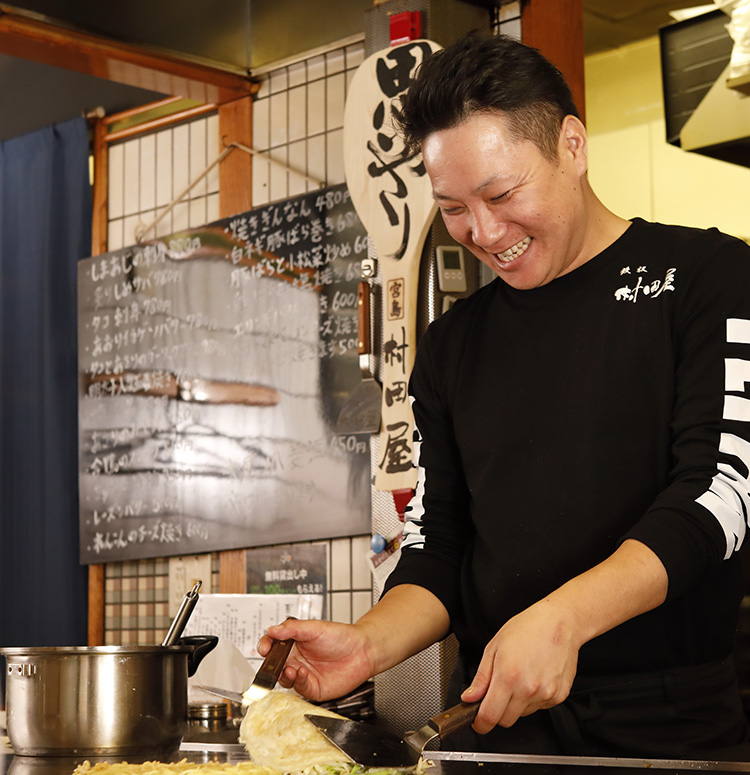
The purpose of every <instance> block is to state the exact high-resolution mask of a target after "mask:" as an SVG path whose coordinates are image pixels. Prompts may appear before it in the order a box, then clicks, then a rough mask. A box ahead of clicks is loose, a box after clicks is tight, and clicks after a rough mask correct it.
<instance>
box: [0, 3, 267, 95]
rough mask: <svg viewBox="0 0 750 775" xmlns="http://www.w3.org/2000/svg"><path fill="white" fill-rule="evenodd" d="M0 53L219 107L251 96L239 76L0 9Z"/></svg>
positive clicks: (247, 81) (247, 84)
mask: <svg viewBox="0 0 750 775" xmlns="http://www.w3.org/2000/svg"><path fill="white" fill-rule="evenodd" d="M0 53H1V54H6V55H8V56H13V57H18V58H21V59H30V60H32V61H34V62H41V63H42V64H46V65H52V66H53V67H61V68H64V69H66V70H75V71H76V72H79V73H85V74H86V75H94V76H96V77H98V78H106V79H107V80H110V81H117V82H118V83H125V84H128V85H129V86H135V87H138V88H139V89H148V90H150V91H155V92H159V93H161V94H169V95H179V96H181V97H185V98H187V99H192V100H196V101H199V102H210V103H214V104H217V105H218V104H221V103H223V102H227V101H229V100H235V99H238V98H239V97H242V96H244V95H247V94H249V93H251V92H252V90H253V88H254V86H253V82H252V81H251V79H250V77H249V76H248V75H247V74H245V73H242V72H239V71H234V70H231V69H228V68H226V69H225V68H222V67H217V66H214V65H211V64H206V63H205V62H201V61H198V60H195V59H191V58H189V57H187V56H185V57H183V56H178V55H176V54H173V53H169V52H162V51H157V50H155V49H147V48H144V47H136V46H131V45H127V44H123V43H118V42H116V41H113V40H109V39H107V38H102V37H98V36H96V35H92V34H90V33H87V32H81V31H79V30H75V29H70V28H68V27H63V26H60V25H57V24H53V23H51V22H50V21H49V20H47V19H45V17H43V16H39V15H38V14H32V13H29V12H25V11H21V10H19V9H16V8H11V7H9V6H3V5H0Z"/></svg>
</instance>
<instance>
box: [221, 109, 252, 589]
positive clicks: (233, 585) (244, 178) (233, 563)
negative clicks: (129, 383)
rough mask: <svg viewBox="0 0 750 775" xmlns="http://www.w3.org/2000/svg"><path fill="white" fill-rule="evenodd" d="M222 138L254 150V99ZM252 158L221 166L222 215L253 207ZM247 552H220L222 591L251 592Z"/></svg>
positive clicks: (224, 124)
mask: <svg viewBox="0 0 750 775" xmlns="http://www.w3.org/2000/svg"><path fill="white" fill-rule="evenodd" d="M219 137H220V138H221V143H222V148H221V149H220V150H223V149H224V147H226V146H227V145H229V144H231V143H233V142H234V143H241V144H242V145H246V146H248V147H250V148H252V145H253V110H252V97H242V98H241V99H238V100H233V101H232V102H226V103H224V104H223V105H220V106H219ZM252 158H253V157H252V156H251V155H250V154H249V153H247V152H245V151H242V150H240V149H238V148H235V150H234V151H232V153H230V154H229V155H228V156H227V157H226V158H225V159H224V160H223V161H222V162H221V165H220V166H219V216H220V217H221V218H228V217H229V216H232V215H236V214H237V213H244V212H246V211H247V210H249V209H250V208H251V206H252V193H253V189H252V178H251V177H250V176H251V174H252ZM246 576H247V571H246V565H245V552H244V550H243V549H234V550H230V551H225V552H220V553H219V592H221V593H222V594H233V593H234V594H236V593H239V594H242V593H244V592H246V591H247V582H246Z"/></svg>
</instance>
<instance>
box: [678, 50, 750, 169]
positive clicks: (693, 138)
mask: <svg viewBox="0 0 750 775" xmlns="http://www.w3.org/2000/svg"><path fill="white" fill-rule="evenodd" d="M680 146H681V147H682V149H683V150H685V151H695V152H696V153H701V154H703V155H704V156H711V157H713V158H715V159H721V160H722V161H728V162H732V163H733V164H741V165H742V166H743V167H750V75H749V76H746V77H745V78H734V79H731V80H730V79H729V65H727V66H726V68H725V69H724V71H723V72H722V74H721V75H720V76H719V77H718V78H717V79H716V82H715V83H714V85H713V86H712V87H711V88H710V89H709V91H708V93H707V94H706V96H705V97H704V98H703V99H702V100H701V102H700V104H699V105H698V107H697V108H696V109H695V112H694V113H693V115H692V116H690V118H689V119H688V120H687V121H686V122H685V125H684V126H683V127H682V131H681V132H680Z"/></svg>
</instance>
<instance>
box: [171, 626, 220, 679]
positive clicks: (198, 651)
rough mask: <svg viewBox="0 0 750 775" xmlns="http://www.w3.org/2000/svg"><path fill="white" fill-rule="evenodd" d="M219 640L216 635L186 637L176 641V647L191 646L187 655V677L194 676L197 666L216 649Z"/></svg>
mask: <svg viewBox="0 0 750 775" xmlns="http://www.w3.org/2000/svg"><path fill="white" fill-rule="evenodd" d="M218 642H219V638H218V636H216V635H186V636H185V637H184V638H180V639H179V640H178V641H177V644H176V645H178V646H192V647H193V650H192V651H191V652H190V654H188V677H190V676H191V675H195V671H196V670H197V669H198V665H200V663H201V662H202V661H203V658H204V657H205V656H206V654H208V653H209V652H210V651H213V650H214V649H215V648H216V644H217V643H218Z"/></svg>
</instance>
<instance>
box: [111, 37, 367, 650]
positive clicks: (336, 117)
mask: <svg viewBox="0 0 750 775" xmlns="http://www.w3.org/2000/svg"><path fill="white" fill-rule="evenodd" d="M363 51H364V45H363V43H362V42H347V43H346V44H345V45H341V46H338V47H334V48H332V49H331V50H330V51H325V52H316V53H315V54H314V55H312V56H310V57H308V58H306V59H301V60H298V61H295V62H292V63H286V64H283V65H280V66H279V67H275V68H270V69H267V70H266V71H264V72H262V73H259V74H258V75H259V77H260V78H261V80H262V83H261V88H260V91H259V93H258V97H257V100H256V102H255V103H254V107H253V133H254V138H255V139H254V143H253V145H254V147H255V149H256V150H258V151H262V152H265V153H269V154H270V155H271V156H272V157H273V158H274V159H278V160H280V161H282V162H283V163H284V164H288V165H289V166H291V167H293V168H294V169H298V170H301V171H302V172H304V173H305V174H307V175H309V176H311V177H314V178H316V179H318V180H320V181H321V182H325V183H326V184H328V185H332V184H335V183H341V182H343V181H344V171H343V164H342V158H343V150H342V136H343V121H344V103H345V100H346V89H347V85H348V83H349V82H350V80H351V77H352V75H353V73H354V70H356V68H357V67H358V66H359V64H360V62H361V61H362V59H363ZM219 153H220V143H219V136H218V117H217V116H216V115H209V116H208V117H203V118H200V119H196V120H194V121H191V122H190V123H187V124H182V125H180V126H176V127H174V128H171V129H164V130H160V131H158V132H156V133H153V134H150V135H146V136H142V137H139V138H135V139H130V140H126V141H124V142H122V143H119V144H116V145H115V144H113V145H112V146H111V147H110V149H109V224H108V226H109V228H108V239H109V249H110V250H116V249H118V248H121V247H125V246H127V245H131V244H133V243H134V242H135V241H136V234H137V231H136V230H137V228H138V227H139V226H144V225H149V224H151V223H152V222H153V221H154V219H155V218H156V216H157V215H158V214H159V213H160V212H161V211H163V210H164V208H165V207H167V206H168V205H169V204H170V203H171V202H172V201H173V199H174V198H175V197H176V196H177V195H179V194H180V193H181V192H182V191H184V189H185V188H186V187H187V186H188V184H189V183H190V182H191V181H193V180H195V179H196V178H198V177H199V176H200V175H201V173H202V172H203V171H204V170H205V169H206V167H207V166H208V165H209V164H210V163H211V162H212V161H213V160H214V159H215V158H216V157H217V156H218V154H219ZM234 153H241V151H234ZM218 186H219V178H218V167H215V168H214V169H213V170H212V171H211V172H210V173H209V174H208V175H207V176H206V178H204V179H203V180H202V181H201V182H200V183H199V184H198V185H197V186H196V187H195V188H194V189H193V190H191V191H190V193H189V194H188V196H187V197H186V198H185V199H184V200H183V201H182V202H180V203H179V204H177V205H175V207H174V208H173V209H172V210H171V212H169V214H168V215H167V216H166V217H165V218H164V219H163V220H162V221H160V222H159V224H158V225H157V226H156V228H155V230H154V231H153V232H151V233H150V234H149V235H147V236H151V235H153V234H155V235H157V236H162V235H166V234H170V233H172V232H174V231H178V230H180V229H184V228H193V227H198V226H202V225H203V224H205V223H208V222H210V221H213V220H217V219H218V218H219V210H218ZM315 188H317V185H316V184H315V183H313V182H309V181H307V180H305V178H304V177H301V176H300V175H297V174H295V173H294V172H289V171H287V170H285V169H281V168H279V167H278V166H276V165H273V164H270V163H269V162H268V161H265V160H264V159H263V158H261V157H259V156H257V155H256V156H255V157H254V161H253V205H254V206H261V205H264V204H266V203H268V202H270V201H274V200H278V199H285V198H287V197H290V196H294V195H296V194H300V193H305V192H306V191H311V190H315ZM369 540H370V537H369V536H368V535H365V536H355V537H352V538H339V539H334V540H331V541H328V542H327V544H328V547H329V551H328V557H329V570H328V581H329V583H328V601H327V602H328V611H329V618H331V619H333V620H334V621H340V622H350V621H354V620H356V619H357V618H358V617H359V616H361V615H362V614H363V613H364V612H365V611H367V610H368V609H369V607H370V605H371V598H372V590H371V580H370V571H369V565H368V563H367V560H366V555H367V552H368V549H369ZM105 578H106V581H105V638H106V641H107V643H110V644H153V643H159V642H161V639H162V638H163V636H164V633H165V632H166V630H167V628H168V627H169V623H170V620H171V615H170V612H169V602H168V601H169V599H170V597H169V561H168V560H167V559H156V560H140V561H133V562H121V563H110V564H108V565H107V566H106V569H105ZM218 589H219V585H218V554H214V555H212V581H211V590H210V591H212V592H218ZM202 591H203V592H204V593H205V592H207V591H209V590H208V589H206V587H204V588H203V590H202Z"/></svg>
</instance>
